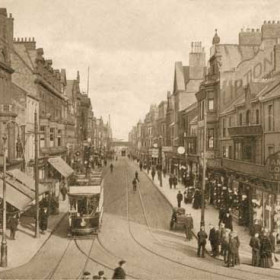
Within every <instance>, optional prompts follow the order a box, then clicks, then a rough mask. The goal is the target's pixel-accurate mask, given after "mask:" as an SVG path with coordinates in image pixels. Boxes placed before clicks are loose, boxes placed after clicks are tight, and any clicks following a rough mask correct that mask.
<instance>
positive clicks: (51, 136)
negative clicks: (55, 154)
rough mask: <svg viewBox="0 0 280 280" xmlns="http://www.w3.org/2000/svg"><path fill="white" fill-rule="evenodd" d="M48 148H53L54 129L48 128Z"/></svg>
mask: <svg viewBox="0 0 280 280" xmlns="http://www.w3.org/2000/svg"><path fill="white" fill-rule="evenodd" d="M50 147H54V128H50Z"/></svg>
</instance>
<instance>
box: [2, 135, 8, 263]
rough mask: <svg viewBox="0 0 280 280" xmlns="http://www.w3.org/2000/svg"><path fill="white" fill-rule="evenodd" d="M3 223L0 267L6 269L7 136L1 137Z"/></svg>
mask: <svg viewBox="0 0 280 280" xmlns="http://www.w3.org/2000/svg"><path fill="white" fill-rule="evenodd" d="M3 142H4V143H3V153H4V156H3V205H2V206H3V209H2V211H3V213H2V214H3V221H2V242H1V266H2V267H7V265H8V247H7V240H6V225H7V220H6V215H7V214H6V212H7V209H6V206H7V203H6V151H7V136H6V135H4V136H3Z"/></svg>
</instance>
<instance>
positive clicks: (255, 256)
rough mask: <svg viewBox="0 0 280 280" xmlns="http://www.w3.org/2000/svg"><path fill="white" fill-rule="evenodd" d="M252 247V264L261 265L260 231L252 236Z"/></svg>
mask: <svg viewBox="0 0 280 280" xmlns="http://www.w3.org/2000/svg"><path fill="white" fill-rule="evenodd" d="M249 245H250V246H251V248H252V266H259V265H260V247H261V242H260V238H259V233H258V232H256V233H255V235H254V236H253V237H251V240H250V244H249Z"/></svg>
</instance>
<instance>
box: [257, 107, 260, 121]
mask: <svg viewBox="0 0 280 280" xmlns="http://www.w3.org/2000/svg"><path fill="white" fill-rule="evenodd" d="M256 124H260V111H259V109H257V110H256Z"/></svg>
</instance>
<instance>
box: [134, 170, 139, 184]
mask: <svg viewBox="0 0 280 280" xmlns="http://www.w3.org/2000/svg"><path fill="white" fill-rule="evenodd" d="M135 179H136V180H137V181H138V182H140V181H139V178H138V172H137V170H136V171H135Z"/></svg>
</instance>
